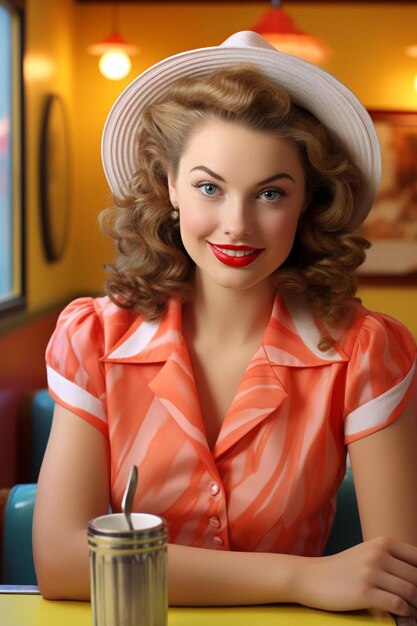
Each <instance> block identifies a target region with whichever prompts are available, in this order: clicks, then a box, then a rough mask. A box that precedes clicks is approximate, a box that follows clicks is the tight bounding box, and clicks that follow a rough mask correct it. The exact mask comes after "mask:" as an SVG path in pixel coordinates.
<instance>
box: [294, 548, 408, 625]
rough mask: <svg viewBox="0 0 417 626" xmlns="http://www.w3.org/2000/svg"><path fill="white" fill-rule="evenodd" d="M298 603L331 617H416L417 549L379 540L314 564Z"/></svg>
mask: <svg viewBox="0 0 417 626" xmlns="http://www.w3.org/2000/svg"><path fill="white" fill-rule="evenodd" d="M305 565H306V566H305V567H304V568H303V570H302V580H301V581H300V586H299V593H297V599H296V601H297V602H299V603H301V604H304V605H307V606H311V607H314V608H318V609H325V610H328V611H354V610H360V609H368V608H371V609H372V608H374V609H380V610H383V611H388V612H390V613H393V614H394V615H400V616H414V617H417V548H416V547H415V546H411V545H409V544H405V543H400V542H398V541H394V540H393V539H388V538H386V537H377V538H375V539H371V540H369V541H366V542H364V543H361V544H359V545H357V546H354V547H353V548H350V549H349V550H345V551H344V552H340V553H339V554H335V555H332V556H326V557H321V558H312V559H309V560H308V562H307V563H306V564H305Z"/></svg>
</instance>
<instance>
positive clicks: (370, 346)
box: [335, 301, 417, 364]
mask: <svg viewBox="0 0 417 626" xmlns="http://www.w3.org/2000/svg"><path fill="white" fill-rule="evenodd" d="M335 339H336V341H337V343H338V344H339V345H340V346H341V348H342V349H343V351H344V352H345V354H347V356H348V357H349V358H350V359H354V358H362V357H363V358H367V359H369V358H370V356H371V355H372V356H374V357H376V358H378V357H379V358H380V359H381V361H382V360H386V359H387V358H394V359H400V360H401V361H406V362H407V363H409V364H411V363H413V362H414V360H415V358H416V352H417V347H416V341H415V339H414V337H413V335H412V334H411V332H410V331H409V330H408V328H407V327H406V326H405V325H404V324H403V323H402V322H400V321H399V320H397V319H395V318H393V317H391V316H390V315H387V314H386V313H381V312H378V311H372V310H370V309H367V308H366V307H365V306H364V305H363V304H361V303H360V302H357V301H354V302H352V303H350V304H349V305H348V308H347V313H346V316H345V319H344V320H343V322H342V323H341V324H340V325H339V326H338V328H337V329H336V336H335Z"/></svg>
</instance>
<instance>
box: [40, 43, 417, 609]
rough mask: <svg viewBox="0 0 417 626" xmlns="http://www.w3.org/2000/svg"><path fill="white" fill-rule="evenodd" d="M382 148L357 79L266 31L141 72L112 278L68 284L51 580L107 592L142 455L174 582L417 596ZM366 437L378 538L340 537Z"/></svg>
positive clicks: (51, 492)
mask: <svg viewBox="0 0 417 626" xmlns="http://www.w3.org/2000/svg"><path fill="white" fill-rule="evenodd" d="M242 64H243V65H242ZM340 119H343V126H342V127H341V128H340V126H341V125H340V124H339V120H340ZM379 158H380V157H379V151H378V144H377V141H376V136H375V131H374V129H373V126H372V123H371V121H370V119H369V116H368V115H367V113H366V111H365V109H364V108H363V107H362V105H361V104H360V103H359V102H358V101H357V99H356V98H355V96H353V94H351V92H349V91H348V90H347V89H346V88H345V87H344V86H343V85H341V84H340V83H339V82H338V81H336V80H335V79H334V78H333V77H331V76H329V75H328V74H326V73H325V72H323V71H322V70H320V69H318V68H316V67H313V66H310V65H309V64H307V63H304V62H303V61H300V60H299V59H295V58H293V57H288V56H286V55H282V54H280V53H278V52H276V51H275V50H274V49H272V48H270V47H269V46H268V44H266V42H264V41H263V40H262V39H261V38H260V37H258V36H257V35H255V34H253V33H239V34H237V35H235V36H233V37H232V38H230V39H229V40H228V41H227V42H225V43H224V44H222V46H219V47H217V48H207V49H201V50H195V51H190V52H188V53H183V54H182V55H177V56H175V57H172V58H171V59H167V60H165V61H163V62H161V63H160V64H158V65H157V66H155V67H154V68H151V69H150V70H149V71H148V72H145V74H144V75H142V76H140V77H139V78H138V79H136V81H134V82H133V83H132V85H131V86H130V87H128V88H127V90H126V91H125V92H124V94H122V96H121V97H120V99H119V100H118V102H116V104H115V106H114V107H113V110H112V111H111V113H110V116H109V119H108V121H107V124H106V128H105V131H104V136H103V161H104V166H105V171H106V174H107V177H108V180H109V183H110V185H111V187H112V190H113V192H114V195H115V200H116V206H115V208H114V209H112V210H110V211H108V212H107V213H105V215H104V217H103V224H104V226H105V229H106V231H107V232H108V233H109V234H110V235H111V236H112V237H113V238H114V239H115V240H116V242H117V245H118V250H119V255H118V258H117V259H116V260H115V261H114V263H113V264H112V265H111V266H109V268H108V269H109V274H110V278H109V281H108V285H107V291H108V296H107V297H106V298H99V299H95V300H93V299H91V298H83V299H81V300H78V301H75V302H74V303H72V304H71V305H69V307H67V309H66V310H65V311H64V312H63V314H62V315H61V318H60V320H59V323H58V327H57V330H56V332H55V334H54V336H53V338H52V339H51V342H50V345H49V347H48V353H47V363H48V378H49V385H50V390H51V393H52V395H53V397H54V398H55V400H56V402H57V407H56V412H55V416H54V423H53V427H52V432H51V437H50V442H49V444H48V449H47V452H46V455H45V460H44V463H43V467H42V471H41V476H40V479H39V489H38V497H37V503H36V512H35V520H34V551H35V562H36V569H37V575H38V580H39V585H40V589H41V591H42V593H43V594H44V595H45V596H46V597H50V598H63V597H64V598H88V597H89V573H88V552H87V545H86V531H85V529H86V524H87V521H88V519H90V518H92V517H95V516H97V515H100V514H103V513H105V512H106V510H107V509H108V506H109V505H111V506H112V508H113V509H114V510H119V509H120V504H121V498H122V494H123V490H124V487H125V484H126V479H127V475H128V472H129V470H130V467H131V465H132V464H133V463H136V464H137V465H138V466H139V473H140V484H139V490H138V494H137V498H136V501H135V508H136V509H137V510H140V511H148V512H153V513H157V514H160V515H163V516H164V517H165V518H166V519H167V521H168V526H169V536H170V545H169V593H170V602H171V604H197V605H198V604H257V603H273V602H297V603H301V604H305V605H308V606H312V607H317V608H322V609H327V610H355V609H361V608H368V607H377V608H380V609H383V610H388V611H392V612H393V613H397V614H399V615H417V547H416V546H417V524H416V521H417V505H416V501H415V498H414V490H415V477H416V475H417V461H416V455H415V449H416V445H417V428H416V421H415V417H414V416H413V415H412V414H411V411H410V409H409V408H408V402H409V395H410V388H411V380H412V377H413V371H414V362H415V345H414V342H413V340H412V338H411V336H410V335H409V333H408V332H407V331H406V330H405V329H404V328H403V327H402V326H401V325H400V324H399V323H398V322H396V321H394V320H392V319H390V318H387V317H385V316H382V315H379V314H375V313H370V312H369V311H366V309H364V308H363V307H362V306H361V305H360V303H359V302H358V301H357V300H355V299H354V293H355V284H354V278H353V271H354V270H355V269H356V267H357V266H358V265H359V264H360V263H361V262H362V261H363V258H364V249H365V248H366V246H367V242H366V241H365V240H364V239H363V238H361V237H359V236H358V235H356V234H355V232H354V231H355V228H356V227H357V226H358V225H359V224H360V223H361V222H362V220H363V219H364V218H365V216H366V214H367V212H368V211H369V209H370V207H371V204H372V201H373V198H374V195H375V191H376V188H377V184H378V179H379V165H380V161H379ZM79 418H81V419H79ZM346 446H347V448H348V450H349V453H350V457H351V462H352V469H353V473H354V478H355V486H356V491H357V497H358V503H359V509H360V515H361V523H362V530H363V535H364V540H365V541H364V543H363V544H361V545H358V546H356V547H354V548H351V549H350V550H347V551H345V552H342V553H340V554H337V555H334V556H328V557H323V556H322V554H323V550H324V547H325V544H326V540H327V537H328V534H329V531H330V528H331V524H332V520H333V516H334V509H335V494H336V491H337V488H338V486H339V484H340V482H341V480H342V478H343V475H344V472H345V462H346ZM51 501H53V502H54V507H50V502H51ZM57 554H59V558H57Z"/></svg>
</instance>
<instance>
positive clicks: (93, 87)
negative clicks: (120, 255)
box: [27, 0, 417, 336]
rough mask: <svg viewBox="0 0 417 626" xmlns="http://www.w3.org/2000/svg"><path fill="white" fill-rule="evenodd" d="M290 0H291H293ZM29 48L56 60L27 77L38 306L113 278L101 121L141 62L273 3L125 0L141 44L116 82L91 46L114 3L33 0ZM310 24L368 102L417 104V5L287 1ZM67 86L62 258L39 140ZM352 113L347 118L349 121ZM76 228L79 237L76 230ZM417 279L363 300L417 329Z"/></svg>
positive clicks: (210, 36)
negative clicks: (53, 250) (46, 239)
mask: <svg viewBox="0 0 417 626" xmlns="http://www.w3.org/2000/svg"><path fill="white" fill-rule="evenodd" d="M284 4H285V3H284ZM27 7H28V26H29V29H28V57H30V56H31V55H35V56H36V54H38V55H41V56H43V57H45V58H46V59H47V60H49V62H50V63H52V65H53V67H54V68H55V71H54V74H53V75H52V76H51V77H49V78H48V79H43V80H40V79H34V78H32V79H31V80H29V79H28V84H27V87H28V105H30V109H29V108H28V121H29V124H28V126H29V133H28V135H29V156H30V159H29V161H30V163H29V170H30V176H29V179H28V183H29V185H30V188H31V191H30V203H29V205H30V206H29V211H30V216H31V222H30V246H31V249H30V252H29V266H31V267H30V272H29V304H30V307H32V308H36V307H39V306H41V305H42V304H44V303H45V302H48V300H49V301H51V300H57V299H59V298H60V297H62V296H63V295H65V294H68V295H70V294H72V293H75V292H97V291H100V290H101V289H102V285H103V282H104V278H105V275H104V272H103V270H102V265H103V263H104V262H105V261H106V260H108V259H109V258H111V254H112V252H111V251H112V246H111V243H110V242H108V241H106V240H105V239H104V237H102V236H101V235H100V234H99V233H98V229H97V223H96V222H97V215H98V213H99V212H100V210H101V209H102V208H103V207H104V206H106V203H108V202H109V196H108V189H107V186H106V182H105V179H104V176H103V173H102V170H101V164H100V136H101V130H102V127H103V124H104V121H105V118H106V115H107V112H108V110H109V109H110V107H111V105H112V103H113V101H114V100H115V98H116V97H117V95H118V94H119V93H120V91H121V90H122V89H123V88H124V87H125V86H126V85H127V84H128V82H130V80H131V79H132V78H133V77H134V76H135V75H136V74H138V73H139V72H141V71H143V70H144V69H146V68H147V67H148V66H149V65H151V64H152V63H154V62H156V61H158V60H160V59H162V58H164V57H165V56H167V55H169V54H174V53H176V52H180V51H182V50H186V49H187V48H190V47H197V46H204V45H215V44H217V43H219V42H221V41H222V40H223V39H225V38H226V37H227V36H229V35H230V34H231V33H232V32H234V31H236V30H242V29H245V28H247V27H249V26H250V25H251V24H253V23H254V22H255V21H256V20H257V18H258V16H259V15H260V14H261V12H262V11H264V10H266V9H267V8H268V7H269V3H268V2H265V4H259V3H255V2H254V3H246V2H245V3H242V4H236V3H227V2H222V3H220V2H217V3H215V2H213V3H204V4H199V3H198V2H195V3H191V4H188V3H184V4H181V3H178V4H162V3H156V4H153V5H152V4H149V3H145V2H139V3H136V4H121V5H120V9H119V26H120V30H121V31H122V32H123V34H124V36H125V37H126V38H127V39H128V40H129V41H131V42H132V43H135V44H137V45H139V46H140V48H141V54H140V56H138V57H136V58H135V59H134V63H133V69H132V72H131V74H130V76H129V77H128V78H127V79H124V80H122V81H118V82H111V81H108V80H106V79H104V78H103V77H102V76H101V75H100V74H99V72H98V69H97V61H96V59H95V58H94V57H91V56H89V55H88V54H87V53H86V47H87V46H88V45H89V44H91V43H94V42H97V41H99V40H100V39H102V38H103V37H104V36H105V35H107V34H108V31H109V29H110V17H111V7H110V5H109V4H87V5H86V4H71V2H70V0H61V1H60V2H54V1H53V0H41V1H40V0H36V1H35V0H27ZM285 8H286V10H287V11H288V13H290V14H291V15H292V16H293V17H294V18H295V20H296V21H297V23H298V24H299V25H300V26H302V27H303V28H304V29H305V30H306V31H310V32H312V33H315V34H317V35H318V36H320V37H322V38H323V39H325V40H326V41H327V42H328V43H329V45H330V47H331V48H332V50H333V56H332V58H331V59H330V61H329V62H328V63H327V65H326V68H327V69H328V70H329V71H331V72H332V73H334V74H335V75H336V76H337V77H339V78H340V79H341V80H342V81H344V82H345V83H346V84H347V85H348V86H349V87H350V88H351V89H352V90H353V91H355V92H356V93H357V94H358V96H359V97H360V98H361V99H362V100H363V102H364V104H365V105H366V106H367V107H368V108H383V109H407V110H409V109H413V110H417V94H416V92H415V91H414V90H413V84H412V83H413V77H414V74H415V73H417V61H415V60H412V59H408V58H407V57H405V55H404V53H403V48H404V46H405V45H407V44H410V43H413V42H417V41H416V40H417V36H416V34H415V23H416V21H417V6H412V5H409V4H408V5H401V4H399V5H396V4H395V3H392V4H390V5H389V4H386V3H383V4H373V3H372V4H366V3H361V4H349V3H340V4H339V3H338V4H337V5H332V4H328V3H323V4H320V3H317V4H314V5H311V4H304V5H303V4H301V3H299V4H298V3H297V4H295V5H289V6H288V5H287V6H286V7H285ZM51 88H55V89H60V90H62V92H63V93H64V94H65V95H66V96H68V98H69V99H70V101H71V106H72V108H73V110H72V114H73V115H72V128H73V140H74V163H73V167H74V185H75V191H74V197H73V221H72V228H71V233H70V245H69V248H68V252H67V254H66V256H65V258H64V259H63V260H62V261H61V262H59V263H58V264H55V265H54V266H49V265H47V264H46V263H45V262H44V261H43V259H42V254H41V250H40V243H39V224H38V219H37V206H36V203H37V199H36V187H37V184H36V163H37V161H36V150H37V142H38V134H39V129H38V122H39V112H40V108H39V107H40V100H41V96H42V95H43V94H44V92H45V90H48V89H51ZM341 123H343V121H341ZM75 234H76V238H75ZM416 294H417V292H416V288H412V287H410V288H406V289H405V288H382V287H378V288H376V287H372V288H370V287H367V288H362V289H361V290H360V295H361V296H363V299H364V303H365V304H366V305H368V306H370V307H371V308H376V309H379V310H382V311H386V312H388V313H390V314H391V315H393V316H394V317H396V318H398V319H400V320H401V321H403V322H405V323H406V324H407V325H408V326H409V327H410V328H411V330H412V331H413V332H414V334H415V335H416V336H417V314H416V313H417V297H416Z"/></svg>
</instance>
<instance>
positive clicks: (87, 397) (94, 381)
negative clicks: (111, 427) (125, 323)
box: [46, 298, 107, 436]
mask: <svg viewBox="0 0 417 626" xmlns="http://www.w3.org/2000/svg"><path fill="white" fill-rule="evenodd" d="M103 345H104V341H103V332H102V325H101V320H100V316H99V310H98V309H96V306H95V301H94V300H93V298H79V299H77V300H74V301H73V302H71V304H69V305H68V306H67V307H66V308H65V309H64V310H63V311H62V313H61V315H60V316H59V319H58V322H57V326H56V329H55V331H54V333H53V335H52V337H51V339H50V341H49V344H48V347H47V349H46V367H47V375H48V387H49V392H50V394H51V396H52V397H53V399H54V400H55V402H57V404H59V405H61V406H63V407H65V408H66V409H68V410H69V411H72V412H73V413H75V414H76V415H79V416H80V417H81V418H83V419H85V420H86V421H87V422H89V423H90V424H92V425H93V426H95V427H96V428H98V429H99V430H100V431H101V432H102V433H103V434H104V435H106V436H107V416H106V386H105V378H104V371H103V368H104V366H103V363H101V362H100V357H101V356H102V355H103V352H104V348H103Z"/></svg>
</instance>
